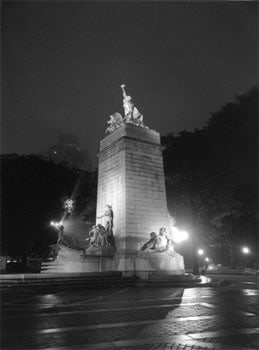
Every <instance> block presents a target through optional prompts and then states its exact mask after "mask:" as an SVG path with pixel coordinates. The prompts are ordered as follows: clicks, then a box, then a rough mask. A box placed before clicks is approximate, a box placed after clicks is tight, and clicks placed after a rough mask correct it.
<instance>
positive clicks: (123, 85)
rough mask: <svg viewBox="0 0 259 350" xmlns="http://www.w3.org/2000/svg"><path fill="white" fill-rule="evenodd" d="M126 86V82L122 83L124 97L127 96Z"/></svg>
mask: <svg viewBox="0 0 259 350" xmlns="http://www.w3.org/2000/svg"><path fill="white" fill-rule="evenodd" d="M125 86H126V85H125V84H122V85H121V88H122V92H123V97H124V98H125V97H126V96H127V94H126V91H125Z"/></svg>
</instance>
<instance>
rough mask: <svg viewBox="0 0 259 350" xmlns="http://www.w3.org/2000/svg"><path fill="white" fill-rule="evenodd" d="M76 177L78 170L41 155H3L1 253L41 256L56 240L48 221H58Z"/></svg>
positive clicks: (77, 176)
mask: <svg viewBox="0 0 259 350" xmlns="http://www.w3.org/2000/svg"><path fill="white" fill-rule="evenodd" d="M78 178H79V173H78V171H76V170H71V169H68V168H67V167H65V166H63V165H61V164H59V165H56V164H54V163H53V162H52V161H46V160H45V159H43V158H42V157H40V156H36V155H30V156H18V155H8V156H2V157H1V188H2V193H1V250H2V254H8V255H15V256H18V255H19V256H21V255H25V254H26V253H27V254H28V251H30V250H32V251H34V252H37V253H38V254H43V253H44V252H45V251H46V250H47V249H48V245H49V244H50V243H51V242H52V243H53V242H54V241H55V240H56V233H55V232H54V231H53V229H51V228H50V225H49V223H50V220H53V219H54V220H55V218H56V219H57V220H58V219H60V217H61V215H62V210H63V209H62V204H61V202H62V198H64V197H65V196H68V197H70V196H71V194H72V193H73V190H74V188H75V186H76V183H77V180H78Z"/></svg>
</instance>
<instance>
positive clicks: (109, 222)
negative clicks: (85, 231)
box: [97, 204, 114, 246]
mask: <svg viewBox="0 0 259 350" xmlns="http://www.w3.org/2000/svg"><path fill="white" fill-rule="evenodd" d="M102 218H103V219H104V222H103V224H104V225H103V226H104V227H105V230H106V232H107V236H108V242H109V245H110V246H114V237H113V231H112V228H113V210H112V206H111V205H109V204H107V205H106V206H105V211H104V215H102V216H99V217H97V219H102Z"/></svg>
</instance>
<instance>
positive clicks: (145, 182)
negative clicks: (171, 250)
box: [97, 124, 169, 253]
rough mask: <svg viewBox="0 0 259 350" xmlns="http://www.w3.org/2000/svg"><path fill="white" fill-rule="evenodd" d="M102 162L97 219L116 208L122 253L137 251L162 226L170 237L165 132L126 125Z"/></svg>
mask: <svg viewBox="0 0 259 350" xmlns="http://www.w3.org/2000/svg"><path fill="white" fill-rule="evenodd" d="M98 157H99V177H98V195H97V217H100V216H101V215H103V213H104V211H105V205H107V204H109V205H111V206H112V209H113V213H114V221H113V225H114V226H113V233H114V236H115V242H116V248H117V251H118V252H122V251H124V252H125V251H126V252H127V253H130V252H136V251H137V250H139V249H140V247H141V246H142V244H143V243H144V242H146V241H147V240H148V239H149V234H150V233H151V232H152V231H154V232H156V233H158V232H159V229H160V227H162V226H164V227H166V229H167V232H168V230H169V227H168V214H167V204H166V192H165V179H164V170H163V159H162V150H161V146H160V135H159V133H158V132H156V131H154V130H149V129H146V128H142V127H138V126H136V125H133V124H125V125H122V126H121V127H120V128H118V129H117V130H115V131H114V132H112V133H111V134H109V135H108V136H106V137H105V138H104V139H103V140H102V141H101V145H100V152H99V154H98ZM98 223H102V222H101V220H100V219H99V220H97V224H98Z"/></svg>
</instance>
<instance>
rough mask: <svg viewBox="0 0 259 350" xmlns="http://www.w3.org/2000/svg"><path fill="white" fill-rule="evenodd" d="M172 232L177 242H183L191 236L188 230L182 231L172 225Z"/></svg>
mask: <svg viewBox="0 0 259 350" xmlns="http://www.w3.org/2000/svg"><path fill="white" fill-rule="evenodd" d="M172 233H173V241H174V242H175V243H181V242H183V241H185V240H186V239H188V237H189V235H188V232H186V231H180V230H178V228H177V227H175V226H174V227H172Z"/></svg>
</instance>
